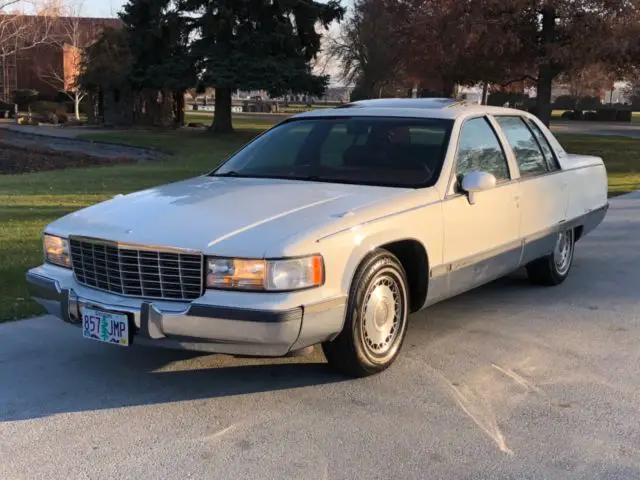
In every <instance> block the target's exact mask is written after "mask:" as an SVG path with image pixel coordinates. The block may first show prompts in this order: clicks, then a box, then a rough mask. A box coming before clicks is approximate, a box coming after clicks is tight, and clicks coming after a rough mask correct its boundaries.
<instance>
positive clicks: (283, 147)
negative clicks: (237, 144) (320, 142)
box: [237, 124, 312, 168]
mask: <svg viewBox="0 0 640 480" xmlns="http://www.w3.org/2000/svg"><path fill="white" fill-rule="evenodd" d="M311 130H312V127H311V125H305V124H300V125H297V126H296V128H290V129H288V130H287V131H286V132H285V133H284V134H283V135H278V136H269V138H268V139H267V140H266V141H263V142H261V149H260V150H259V151H258V150H251V151H249V152H247V153H248V154H247V155H245V156H244V157H243V158H242V164H243V165H248V164H250V163H251V162H254V161H256V160H257V158H256V156H257V155H259V157H260V160H261V161H262V162H263V164H265V165H266V164H268V165H269V166H270V167H274V168H275V167H287V166H291V165H294V164H295V162H296V157H297V152H298V151H299V149H300V148H301V146H302V145H303V144H304V142H305V141H306V140H307V138H308V137H309V134H310V133H311ZM239 167H240V165H238V166H237V168H239Z"/></svg>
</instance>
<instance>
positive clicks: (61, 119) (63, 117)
mask: <svg viewBox="0 0 640 480" xmlns="http://www.w3.org/2000/svg"><path fill="white" fill-rule="evenodd" d="M56 117H58V123H67V122H68V121H69V116H68V115H67V114H66V113H65V112H58V113H56Z"/></svg>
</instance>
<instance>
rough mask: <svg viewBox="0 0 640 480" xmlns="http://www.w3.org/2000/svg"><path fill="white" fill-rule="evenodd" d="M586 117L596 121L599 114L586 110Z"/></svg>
mask: <svg viewBox="0 0 640 480" xmlns="http://www.w3.org/2000/svg"><path fill="white" fill-rule="evenodd" d="M584 119H585V120H588V121H595V120H598V116H597V115H596V112H591V111H590V112H584Z"/></svg>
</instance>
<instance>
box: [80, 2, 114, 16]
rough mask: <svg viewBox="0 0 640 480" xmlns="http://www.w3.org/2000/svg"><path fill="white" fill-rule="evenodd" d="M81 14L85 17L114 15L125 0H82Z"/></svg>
mask: <svg viewBox="0 0 640 480" xmlns="http://www.w3.org/2000/svg"><path fill="white" fill-rule="evenodd" d="M82 3H83V5H82V7H83V8H82V10H83V12H82V13H83V15H85V16H87V17H115V16H116V14H117V13H118V11H119V10H120V8H122V5H124V3H125V0H84V2H82Z"/></svg>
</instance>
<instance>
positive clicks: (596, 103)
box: [576, 97, 602, 110]
mask: <svg viewBox="0 0 640 480" xmlns="http://www.w3.org/2000/svg"><path fill="white" fill-rule="evenodd" d="M600 107H602V103H601V102H600V99H599V98H596V97H580V99H579V100H578V102H577V103H576V109H577V110H596V109H598V108H600Z"/></svg>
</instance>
